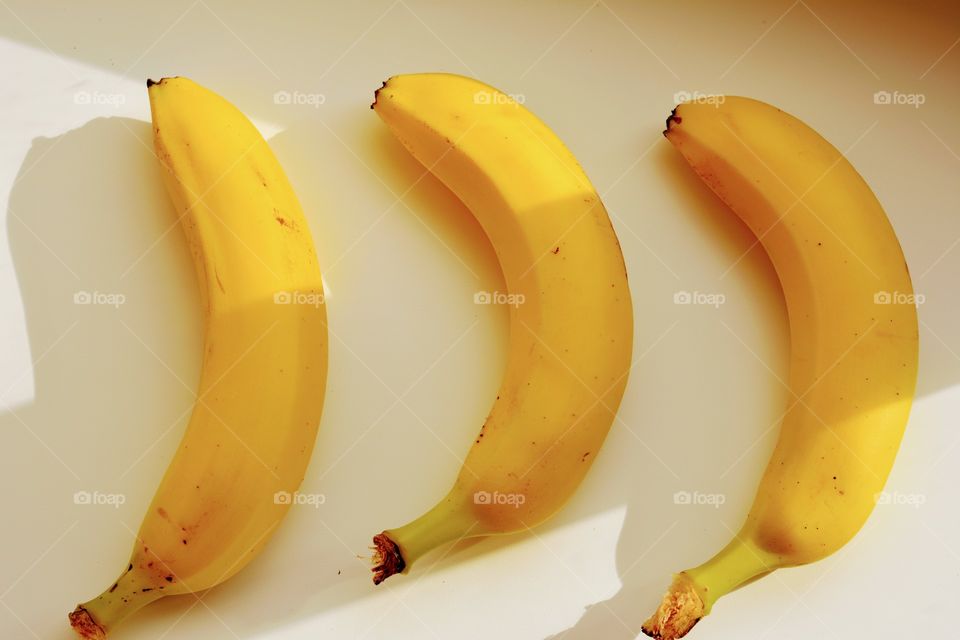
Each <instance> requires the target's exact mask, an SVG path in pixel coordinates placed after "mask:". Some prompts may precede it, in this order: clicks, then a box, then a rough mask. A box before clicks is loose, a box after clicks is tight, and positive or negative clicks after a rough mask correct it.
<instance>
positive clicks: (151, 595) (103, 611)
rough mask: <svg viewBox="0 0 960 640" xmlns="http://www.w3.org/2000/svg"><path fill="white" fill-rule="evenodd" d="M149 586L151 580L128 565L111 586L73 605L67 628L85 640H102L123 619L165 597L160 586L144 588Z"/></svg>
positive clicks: (162, 587)
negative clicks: (74, 606)
mask: <svg viewBox="0 0 960 640" xmlns="http://www.w3.org/2000/svg"><path fill="white" fill-rule="evenodd" d="M149 584H151V580H150V579H149V578H148V577H147V576H144V575H142V574H140V573H139V572H138V571H136V570H134V567H133V565H130V568H129V569H127V570H126V571H125V572H124V573H123V575H121V576H120V578H118V579H117V581H116V582H115V583H114V584H113V586H111V587H110V588H109V589H107V590H106V591H104V592H103V593H101V594H100V595H99V596H97V597H96V598H94V599H93V600H90V601H88V602H84V603H83V604H78V605H77V608H76V609H74V610H73V611H72V612H71V613H70V615H69V619H70V626H72V627H73V630H74V631H76V632H77V634H79V636H80V637H81V638H84V639H85V640H103V639H104V638H106V637H107V633H108V632H110V631H111V630H113V629H114V628H115V627H116V626H117V625H118V624H119V623H120V622H121V621H123V620H124V619H125V618H126V617H127V616H129V615H130V614H132V613H134V612H136V611H138V610H140V609H141V608H143V607H145V606H146V605H148V604H150V603H151V602H153V601H155V600H159V599H160V598H162V597H163V596H165V595H166V594H165V593H164V586H157V587H151V586H145V585H149Z"/></svg>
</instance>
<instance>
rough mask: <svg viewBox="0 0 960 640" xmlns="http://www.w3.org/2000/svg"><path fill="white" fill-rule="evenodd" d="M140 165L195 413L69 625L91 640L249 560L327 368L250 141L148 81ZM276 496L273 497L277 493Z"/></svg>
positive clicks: (281, 197)
mask: <svg viewBox="0 0 960 640" xmlns="http://www.w3.org/2000/svg"><path fill="white" fill-rule="evenodd" d="M147 86H148V87H149V89H148V91H149V95H150V106H151V110H152V113H153V130H154V138H155V146H156V154H157V157H158V158H159V159H160V162H161V164H162V166H163V167H162V168H163V175H164V179H165V182H166V185H167V189H168V191H169V193H170V195H171V197H172V199H173V202H174V204H175V206H176V211H177V215H178V216H179V219H180V221H181V223H182V227H183V230H184V232H185V233H186V236H187V242H188V244H189V246H190V249H191V254H192V256H193V260H194V265H195V267H196V273H197V277H198V279H199V284H200V291H201V297H202V300H203V307H204V308H203V313H204V319H205V330H204V351H203V360H202V372H201V376H200V385H199V390H198V392H197V401H196V406H195V407H194V410H193V414H192V416H191V418H190V422H189V424H188V426H187V429H186V433H185V434H184V436H183V440H182V442H181V443H180V446H179V448H178V450H177V452H176V454H175V456H174V458H173V461H172V462H171V464H170V466H169V468H168V469H167V472H166V475H164V477H163V480H162V482H161V483H160V487H159V488H158V489H157V493H156V495H155V496H154V498H153V502H152V503H151V505H150V508H149V510H148V511H147V514H146V516H145V518H144V520H143V523H142V525H141V527H140V532H139V534H138V535H137V540H136V543H135V544H134V548H133V554H132V556H131V558H130V562H129V564H128V565H127V566H126V567H125V570H124V571H123V572H122V573H121V575H120V577H119V578H118V579H117V581H116V582H115V583H114V584H113V585H112V586H110V587H109V588H107V590H106V591H104V592H103V593H102V594H101V595H99V596H97V597H96V598H94V599H92V600H90V601H89V602H85V603H83V604H81V605H78V606H77V608H76V610H75V611H74V612H73V613H71V614H70V622H71V624H72V625H73V627H74V629H75V630H76V631H77V632H78V633H79V634H80V635H81V636H82V637H84V638H103V637H105V635H106V634H107V633H108V632H110V631H111V630H112V629H113V628H114V627H115V626H116V625H117V624H118V623H119V622H120V621H121V620H123V619H124V618H126V617H127V616H128V615H130V614H131V613H133V612H134V611H136V610H138V609H139V608H140V607H142V606H144V605H146V604H148V603H150V602H152V601H154V600H157V599H158V598H161V597H163V596H167V595H173V594H183V593H195V592H198V591H201V590H203V589H208V588H210V587H212V586H214V585H216V584H219V583H220V582H223V581H224V580H226V579H227V578H229V577H230V576H232V575H233V574H234V573H236V572H237V571H239V570H240V569H241V568H242V567H243V566H244V565H246V564H247V563H248V562H249V561H250V560H251V559H252V558H253V557H254V556H255V555H256V554H257V553H258V552H259V550H260V549H261V547H262V546H263V544H264V543H265V542H266V541H267V539H268V538H269V537H270V534H271V533H272V532H273V530H274V528H275V527H276V526H277V524H278V523H279V521H280V519H281V518H282V517H283V516H284V514H285V513H286V511H287V509H288V508H289V504H290V503H291V500H289V499H277V496H278V495H280V496H281V497H283V498H286V497H288V496H289V495H290V494H291V493H292V492H295V491H296V490H297V488H298V487H299V486H300V482H301V480H302V479H303V476H304V472H305V470H306V467H307V463H308V461H309V460H310V454H311V452H312V450H313V445H314V441H315V438H316V433H317V427H318V424H319V421H320V413H321V410H322V406H323V395H324V387H325V382H326V368H327V337H326V335H327V331H326V310H325V308H324V306H323V304H322V302H323V297H322V296H323V288H322V283H321V280H320V271H319V268H318V266H317V259H316V255H315V253H314V248H313V241H312V238H311V236H310V229H309V227H308V226H307V221H306V219H305V218H304V216H303V212H302V211H301V209H300V204H299V202H298V201H297V198H296V195H294V192H293V189H292V188H291V186H290V183H289V182H288V180H287V177H286V176H285V175H284V173H283V169H282V168H281V167H280V164H279V163H278V162H277V160H276V158H275V157H274V155H273V153H272V152H271V151H270V148H269V147H268V146H267V143H266V141H265V140H264V139H263V138H262V137H261V135H260V133H259V132H258V131H257V130H256V128H255V127H254V126H253V124H252V123H251V122H250V121H249V120H247V118H246V117H244V115H243V114H242V113H241V112H240V111H239V110H237V109H236V108H235V107H234V106H233V105H231V104H230V103H229V102H227V101H226V100H224V99H223V98H221V97H220V96H218V95H216V94H214V93H213V92H211V91H209V90H207V89H205V88H203V87H201V86H199V85H197V84H195V83H193V82H191V81H190V80H187V79H185V78H165V79H163V80H161V81H160V82H151V81H148V83H147ZM278 492H280V493H279V494H278Z"/></svg>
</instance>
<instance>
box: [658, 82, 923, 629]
mask: <svg viewBox="0 0 960 640" xmlns="http://www.w3.org/2000/svg"><path fill="white" fill-rule="evenodd" d="M664 134H665V135H666V137H667V139H668V140H670V142H671V143H673V144H674V146H676V148H677V150H679V151H680V153H681V154H682V155H683V156H684V158H686V160H687V161H688V162H689V163H690V165H691V166H692V167H693V169H694V171H695V172H696V173H697V174H698V175H699V176H700V177H701V178H702V179H703V180H704V181H705V182H706V183H707V184H708V185H709V186H710V187H711V188H712V189H713V190H714V191H715V192H716V193H717V195H718V196H719V197H720V198H721V199H722V200H723V201H724V202H726V203H727V204H728V205H729V206H730V208H731V209H733V211H734V212H735V213H736V214H737V215H738V216H739V217H740V218H742V219H743V221H744V222H745V223H746V224H747V225H748V226H749V227H750V228H751V229H752V230H753V231H754V233H755V234H756V235H757V237H758V239H759V241H760V242H761V243H762V245H763V247H764V248H765V249H766V251H767V253H768V254H769V255H770V259H771V260H772V262H773V266H774V268H775V269H776V272H777V275H778V276H779V279H780V282H781V285H782V287H783V293H784V296H785V298H786V304H787V313H788V317H789V321H790V340H791V345H790V349H791V359H790V373H789V387H790V390H791V397H790V399H789V408H788V409H787V411H786V413H785V414H784V416H783V422H782V426H781V431H780V438H779V441H778V442H777V446H776V449H775V450H774V452H773V456H772V458H771V460H770V462H769V465H768V466H767V469H766V472H765V475H764V476H763V479H762V481H761V483H760V487H759V490H758V492H757V496H756V498H755V500H754V503H753V507H752V508H751V510H750V513H749V515H748V516H747V521H746V523H745V524H744V526H743V528H742V529H741V531H740V532H739V533H738V534H737V535H736V537H735V538H734V539H733V540H732V541H731V542H730V543H729V544H728V545H727V546H726V547H725V548H724V549H723V550H721V551H720V552H719V553H718V554H717V555H716V556H714V557H713V558H711V559H710V560H708V561H707V562H705V563H704V564H702V565H700V566H698V567H696V568H693V569H689V570H687V571H684V572H682V573H680V574H678V575H677V576H676V577H675V579H674V582H673V584H672V585H671V587H670V590H669V591H668V592H667V594H666V595H665V596H664V599H663V602H662V603H661V605H660V607H659V609H658V610H657V612H656V613H655V614H654V615H653V616H652V617H651V618H650V619H649V620H647V622H646V623H645V624H644V628H643V630H644V632H645V633H646V634H647V635H649V636H652V637H654V638H665V639H668V640H672V639H673V638H679V637H681V636H683V635H684V634H685V633H687V631H689V630H690V628H691V627H692V626H693V625H694V624H696V622H697V621H698V620H699V619H700V618H701V617H703V616H704V615H706V614H707V613H709V612H710V608H711V607H712V606H713V604H714V602H716V601H717V599H718V598H720V597H721V596H723V595H724V594H726V593H729V592H730V591H732V590H734V589H736V588H737V587H739V586H741V585H743V584H745V583H747V582H749V581H751V580H753V579H755V578H758V577H761V576H763V575H765V574H767V573H769V572H771V571H773V570H775V569H777V568H780V567H788V566H793V565H799V564H804V563H809V562H813V561H815V560H819V559H821V558H824V557H825V556H827V555H829V554H831V553H833V552H834V551H836V550H837V549H839V548H840V547H842V546H843V545H844V544H846V542H847V541H849V540H850V539H851V538H852V537H853V536H854V535H855V534H856V533H857V531H858V530H859V529H860V528H861V526H863V524H864V522H865V521H866V519H867V517H868V516H869V515H870V512H871V511H872V509H873V506H874V503H875V495H876V494H877V493H878V492H880V491H881V490H882V489H883V485H884V483H885V482H886V479H887V475H888V474H889V472H890V468H891V466H892V465H893V461H894V457H895V456H896V453H897V449H898V448H899V446H900V440H901V438H902V436H903V431H904V427H905V426H906V423H907V418H908V415H909V413H910V405H911V402H912V399H913V393H914V386H915V383H916V376H917V358H918V332H917V313H916V307H915V305H914V304H913V289H912V285H911V283H910V275H909V273H908V271H907V266H906V263H905V262H904V257H903V252H902V251H901V249H900V245H899V243H898V241H897V237H896V235H895V234H894V231H893V228H892V227H891V225H890V222H889V221H888V220H887V217H886V215H885V214H884V211H883V209H882V208H881V206H880V203H879V202H878V201H877V199H876V197H875V196H874V194H873V192H872V191H871V190H870V188H869V187H868V186H867V184H866V183H865V182H864V180H863V178H861V177H860V175H859V174H858V173H857V172H856V170H855V169H854V168H853V166H852V165H851V164H850V163H849V162H848V161H847V160H846V159H845V158H844V156H843V154H841V153H840V152H839V151H838V150H837V149H835V148H834V147H833V146H832V145H830V143H828V142H827V141H826V140H824V139H823V138H822V137H820V135H818V134H817V133H816V132H815V131H813V130H812V129H811V128H809V127H808V126H806V125H805V124H804V123H803V122H801V121H800V120H798V119H796V118H794V117H792V116H790V115H788V114H786V113H784V112H783V111H780V110H779V109H776V108H774V107H772V106H770V105H767V104H764V103H762V102H758V101H756V100H750V99H747V98H736V97H726V98H725V100H724V101H723V102H722V103H720V104H719V105H717V106H714V105H713V104H692V103H688V104H681V105H680V106H679V107H677V108H676V109H675V110H674V113H673V115H672V116H671V117H670V118H669V119H668V120H667V131H665V132H664Z"/></svg>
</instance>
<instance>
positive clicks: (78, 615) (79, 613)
mask: <svg viewBox="0 0 960 640" xmlns="http://www.w3.org/2000/svg"><path fill="white" fill-rule="evenodd" d="M68 617H69V618H70V626H71V627H73V630H74V631H76V632H77V634H79V636H80V637H81V638H83V639H84V640H105V639H106V637H107V633H106V632H105V631H104V630H103V627H101V626H100V625H99V624H97V621H96V620H94V619H93V616H91V615H90V612H89V611H87V610H86V609H84V608H83V607H82V606H81V605H77V608H76V609H74V610H73V611H71V612H70V615H69V616H68Z"/></svg>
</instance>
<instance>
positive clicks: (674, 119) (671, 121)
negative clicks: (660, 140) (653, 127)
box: [663, 105, 683, 135]
mask: <svg viewBox="0 0 960 640" xmlns="http://www.w3.org/2000/svg"><path fill="white" fill-rule="evenodd" d="M679 108H680V105H677V106H675V107H674V108H673V110H672V111H671V112H670V115H669V116H667V128H666V129H664V130H663V135H667V134H668V133H670V127H671V126H674V125H678V124H680V123H681V122H683V118H681V117H680V116H678V115H677V109H679Z"/></svg>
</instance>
